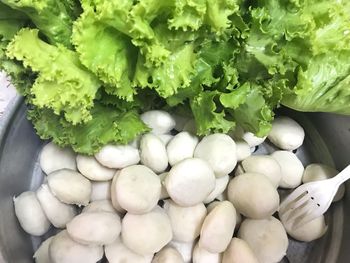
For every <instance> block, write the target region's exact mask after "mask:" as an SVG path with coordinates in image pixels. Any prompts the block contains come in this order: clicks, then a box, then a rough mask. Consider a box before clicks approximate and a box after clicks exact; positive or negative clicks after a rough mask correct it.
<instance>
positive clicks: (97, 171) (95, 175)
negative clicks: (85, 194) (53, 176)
mask: <svg viewBox="0 0 350 263" xmlns="http://www.w3.org/2000/svg"><path fill="white" fill-rule="evenodd" d="M77 166H78V170H79V172H80V173H81V174H82V175H84V176H85V177H86V178H88V179H90V180H92V181H109V180H112V178H113V175H114V174H115V172H116V170H115V169H110V168H107V167H104V166H103V165H102V164H100V163H99V162H98V161H97V160H96V159H95V157H93V156H85V155H80V154H79V155H78V156H77Z"/></svg>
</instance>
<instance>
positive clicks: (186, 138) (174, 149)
mask: <svg viewBox="0 0 350 263" xmlns="http://www.w3.org/2000/svg"><path fill="white" fill-rule="evenodd" d="M197 144H198V138H197V137H196V136H194V135H192V134H190V133H189V132H180V133H178V134H176V135H175V136H174V138H173V139H172V140H171V141H170V142H169V144H168V145H167V148H166V150H167V153H168V158H169V163H170V165H171V166H173V165H175V164H176V163H178V162H180V161H182V160H184V159H187V158H192V157H193V153H194V149H195V148H196V146H197Z"/></svg>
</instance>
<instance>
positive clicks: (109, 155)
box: [95, 145, 140, 169]
mask: <svg viewBox="0 0 350 263" xmlns="http://www.w3.org/2000/svg"><path fill="white" fill-rule="evenodd" d="M95 158H96V159H97V161H98V162H99V163H101V164H102V165H103V166H105V167H108V168H114V169H121V168H124V167H127V166H129V165H133V164H138V163H139V162H140V154H139V150H138V149H136V148H135V147H132V146H130V145H106V146H104V147H102V149H101V150H100V151H99V152H98V153H96V154H95Z"/></svg>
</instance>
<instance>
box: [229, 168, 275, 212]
mask: <svg viewBox="0 0 350 263" xmlns="http://www.w3.org/2000/svg"><path fill="white" fill-rule="evenodd" d="M228 199H229V200H230V202H232V204H233V205H234V207H235V208H236V209H237V211H238V212H239V213H241V214H242V215H244V216H246V217H249V218H255V219H260V218H266V217H269V216H271V215H272V214H273V213H274V212H276V211H277V209H278V206H279V195H278V192H277V190H276V188H275V187H274V186H273V185H272V183H271V182H270V180H269V179H268V178H267V177H265V176H264V175H261V174H256V173H245V174H241V175H238V176H236V177H234V178H233V179H232V180H231V181H230V183H229V185H228Z"/></svg>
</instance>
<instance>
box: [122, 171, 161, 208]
mask: <svg viewBox="0 0 350 263" xmlns="http://www.w3.org/2000/svg"><path fill="white" fill-rule="evenodd" d="M115 187H116V195H117V200H118V202H119V204H120V206H121V207H122V208H124V209H125V210H126V211H128V212H130V213H134V214H142V213H147V212H149V211H151V210H152V209H153V208H154V207H155V206H156V205H157V203H158V200H159V197H160V191H161V183H160V179H159V177H158V175H156V174H155V173H154V172H153V171H152V170H151V169H149V168H148V167H146V166H144V165H133V166H129V167H126V168H124V169H122V170H121V171H120V173H119V176H118V179H117V181H116V185H115Z"/></svg>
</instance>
